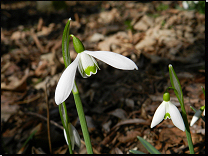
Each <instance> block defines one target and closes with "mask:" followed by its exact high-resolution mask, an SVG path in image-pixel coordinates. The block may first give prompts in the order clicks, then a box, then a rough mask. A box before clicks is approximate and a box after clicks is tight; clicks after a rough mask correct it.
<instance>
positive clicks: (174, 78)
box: [169, 64, 183, 103]
mask: <svg viewBox="0 0 208 156" xmlns="http://www.w3.org/2000/svg"><path fill="white" fill-rule="evenodd" d="M169 74H170V82H171V85H172V87H174V88H175V89H176V90H177V92H176V91H175V90H174V92H175V94H176V96H177V97H178V100H179V101H180V102H182V103H183V92H182V89H181V85H180V82H179V80H178V77H177V75H176V73H175V71H174V69H173V66H172V65H171V64H170V65H169Z"/></svg>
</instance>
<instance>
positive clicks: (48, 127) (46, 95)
mask: <svg viewBox="0 0 208 156" xmlns="http://www.w3.org/2000/svg"><path fill="white" fill-rule="evenodd" d="M45 97H46V106H47V107H46V108H47V129H48V144H49V150H50V153H52V147H51V133H50V114H49V104H48V93H47V82H46V83H45Z"/></svg>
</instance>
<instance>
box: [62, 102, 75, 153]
mask: <svg viewBox="0 0 208 156" xmlns="http://www.w3.org/2000/svg"><path fill="white" fill-rule="evenodd" d="M59 114H60V117H61V121H62V124H63V127H64V129H65V131H66V136H67V140H68V147H69V152H70V154H72V153H73V151H72V146H71V140H70V132H69V126H68V123H69V119H68V115H67V110H66V105H65V102H63V103H62V104H60V105H59Z"/></svg>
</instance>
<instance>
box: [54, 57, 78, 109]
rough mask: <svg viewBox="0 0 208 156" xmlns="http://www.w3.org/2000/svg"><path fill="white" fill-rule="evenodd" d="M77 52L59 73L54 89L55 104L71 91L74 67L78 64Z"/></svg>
mask: <svg viewBox="0 0 208 156" xmlns="http://www.w3.org/2000/svg"><path fill="white" fill-rule="evenodd" d="M78 60H79V54H78V55H77V57H76V59H75V60H74V61H73V62H72V63H71V64H70V65H69V66H68V67H67V68H66V69H65V71H64V72H63V74H62V75H61V77H60V79H59V82H58V84H57V86H56V90H55V102H56V104H57V105H59V104H61V103H62V102H64V101H65V100H66V99H67V98H68V96H69V95H70V93H71V90H72V87H73V84H74V78H75V74H76V69H77V66H78Z"/></svg>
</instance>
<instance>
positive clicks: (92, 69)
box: [84, 66, 97, 76]
mask: <svg viewBox="0 0 208 156" xmlns="http://www.w3.org/2000/svg"><path fill="white" fill-rule="evenodd" d="M84 71H85V73H86V74H87V75H88V76H90V75H91V74H90V72H92V73H93V74H95V73H96V71H97V67H96V66H88V67H87V68H86V69H85V70H84Z"/></svg>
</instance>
